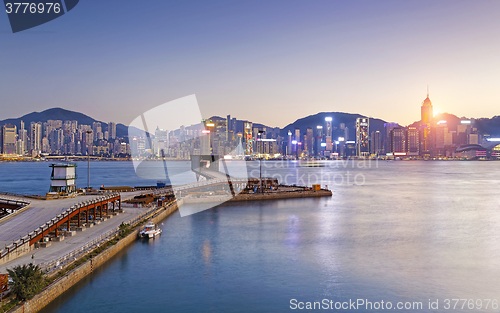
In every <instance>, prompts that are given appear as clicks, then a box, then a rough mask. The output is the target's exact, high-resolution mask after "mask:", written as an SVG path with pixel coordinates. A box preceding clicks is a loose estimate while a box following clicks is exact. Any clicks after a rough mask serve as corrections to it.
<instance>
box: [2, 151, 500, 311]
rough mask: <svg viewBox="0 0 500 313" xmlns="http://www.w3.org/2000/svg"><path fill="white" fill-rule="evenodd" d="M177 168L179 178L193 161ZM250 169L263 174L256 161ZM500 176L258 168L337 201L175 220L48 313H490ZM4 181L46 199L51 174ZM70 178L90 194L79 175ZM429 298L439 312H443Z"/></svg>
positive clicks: (127, 180)
mask: <svg viewBox="0 0 500 313" xmlns="http://www.w3.org/2000/svg"><path fill="white" fill-rule="evenodd" d="M174 163H175V162H174ZM90 166H91V185H93V186H99V185H103V184H104V185H108V186H111V185H115V186H116V185H128V186H137V185H152V184H155V183H156V180H157V179H158V178H161V175H160V174H158V177H154V179H152V178H153V177H151V179H147V178H140V177H138V176H137V175H136V174H135V172H134V168H133V165H132V163H130V162H91V164H90ZM147 166H151V168H152V169H151V171H152V172H154V171H155V169H154V168H155V165H154V164H152V165H147ZM175 167H178V171H179V173H181V172H182V171H185V170H189V163H187V162H177V163H175V164H174V165H172V166H171V168H175ZM249 167H250V168H249V171H251V172H252V171H253V172H252V175H255V174H256V173H258V171H259V168H258V163H256V162H255V163H252V164H250V163H249ZM499 170H500V163H499V162H439V161H429V162H424V161H399V162H398V161H392V162H387V161H380V162H378V163H376V162H372V163H365V162H348V163H343V162H341V161H332V162H328V163H326V166H325V167H321V168H300V167H297V163H293V162H290V163H280V162H266V163H264V164H263V172H264V174H265V175H267V176H271V175H274V176H275V177H278V178H279V179H280V180H281V181H283V182H285V183H287V184H300V185H301V184H312V183H316V182H319V183H322V184H323V185H325V184H327V185H328V188H330V189H332V191H333V196H332V197H331V198H322V199H290V200H280V201H266V202H240V203H235V204H233V203H231V204H224V205H221V206H219V207H217V208H213V209H210V210H207V211H203V212H200V213H197V214H195V215H191V216H188V217H183V218H181V217H180V216H179V214H178V212H176V213H175V214H174V215H173V216H171V217H170V218H168V219H166V220H165V221H164V222H163V224H162V229H163V234H162V235H161V237H160V238H157V239H154V240H149V241H137V242H136V243H135V244H133V245H131V246H130V247H129V248H127V249H126V250H124V251H123V252H121V253H120V254H119V255H118V256H116V257H115V258H113V259H112V260H111V261H109V262H108V263H107V264H106V265H105V266H103V267H101V268H99V269H98V270H97V271H95V272H94V273H93V275H91V276H89V277H87V278H86V279H84V280H83V281H82V282H80V283H78V284H77V285H76V286H75V287H74V288H72V289H71V290H69V291H68V292H66V293H65V294H64V295H63V296H62V297H59V298H58V299H57V300H56V301H54V302H53V303H52V304H50V305H49V306H48V307H47V308H45V309H44V310H43V313H48V312H85V313H87V312H288V311H308V310H291V308H290V305H291V304H290V300H291V299H297V303H298V302H300V301H302V302H307V301H310V302H314V301H322V300H323V299H328V300H332V301H333V302H344V301H347V302H348V301H349V300H351V301H354V302H356V301H357V300H358V299H363V300H364V301H370V302H372V303H373V305H376V303H379V304H380V302H381V301H384V303H387V302H391V304H392V306H393V309H392V310H388V311H392V312H394V311H399V310H394V308H395V306H396V305H397V303H398V302H403V303H404V302H411V303H410V304H412V303H413V302H422V309H420V310H418V309H414V308H412V309H410V310H406V311H407V312H430V311H443V312H444V311H447V312H450V311H452V312H455V311H461V310H459V308H461V306H462V303H463V301H461V302H459V305H457V307H456V308H455V309H454V310H453V305H454V302H451V308H450V310H445V307H446V303H447V302H446V299H455V298H456V299H472V300H473V301H474V306H473V307H472V309H470V307H469V308H468V307H467V306H468V305H467V304H466V305H465V306H464V309H463V311H467V312H477V311H485V312H498V311H500V309H498V308H497V309H492V303H493V302H490V303H489V307H488V309H485V306H486V303H487V302H488V301H487V300H484V299H497V301H500V175H499V174H500V173H499V172H500V171H499ZM255 171H257V172H255ZM169 173H170V172H169ZM0 174H1V176H0V177H1V181H0V190H2V191H10V192H23V193H45V192H46V191H47V190H48V184H49V179H48V177H49V176H50V168H48V163H0ZM78 174H79V177H80V178H79V179H78V180H79V185H80V186H85V185H86V163H79V167H78ZM141 176H143V177H144V176H147V175H141ZM188 176H189V175H187V176H186V177H188ZM186 179H187V180H189V179H192V177H188V178H186ZM429 299H430V300H431V301H432V302H435V301H436V300H439V302H438V305H439V308H438V310H431V309H429ZM478 299H483V300H482V305H481V307H482V308H481V309H480V308H479V302H478V301H477V300H478ZM357 311H375V310H369V309H368V310H367V309H366V307H365V306H360V307H359V308H358V310H357ZM378 311H383V310H378Z"/></svg>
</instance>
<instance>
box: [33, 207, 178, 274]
mask: <svg viewBox="0 0 500 313" xmlns="http://www.w3.org/2000/svg"><path fill="white" fill-rule="evenodd" d="M174 203H175V200H173V201H170V202H168V203H165V204H164V205H163V206H161V207H158V206H156V205H155V206H153V207H152V208H150V209H148V210H146V211H144V212H142V213H141V214H139V215H138V216H136V217H134V218H132V219H130V220H129V221H128V222H126V224H129V225H130V226H132V227H133V226H135V225H137V224H139V223H140V222H141V221H143V220H144V219H147V218H149V217H151V216H153V217H154V216H156V214H158V213H159V212H157V211H159V209H161V208H165V207H168V206H170V205H172V204H174ZM119 233H120V227H116V228H114V229H112V230H110V231H108V232H106V233H105V234H102V235H101V236H99V237H98V238H96V239H94V240H91V241H89V242H87V243H85V244H84V245H83V246H82V247H80V248H77V249H75V250H73V251H71V252H70V253H68V254H66V255H64V256H62V257H60V258H58V259H57V260H54V261H51V262H49V263H41V264H39V266H40V268H41V269H42V270H43V271H45V272H46V273H51V272H53V271H55V270H57V269H62V268H63V267H65V266H66V265H68V264H69V263H71V262H74V261H76V260H77V259H78V258H79V257H81V256H83V255H85V254H87V253H88V252H90V251H92V250H94V249H97V248H98V247H99V246H100V245H102V244H104V243H106V242H108V241H109V240H111V239H113V238H114V237H116V236H118V234H119Z"/></svg>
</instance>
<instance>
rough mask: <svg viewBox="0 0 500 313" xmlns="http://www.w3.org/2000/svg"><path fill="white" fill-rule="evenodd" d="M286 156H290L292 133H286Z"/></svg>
mask: <svg viewBox="0 0 500 313" xmlns="http://www.w3.org/2000/svg"><path fill="white" fill-rule="evenodd" d="M286 155H292V132H291V131H288V142H287V146H286Z"/></svg>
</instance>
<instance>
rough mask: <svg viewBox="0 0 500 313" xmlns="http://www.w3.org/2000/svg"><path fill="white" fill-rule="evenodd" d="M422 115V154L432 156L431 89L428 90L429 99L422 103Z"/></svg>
mask: <svg viewBox="0 0 500 313" xmlns="http://www.w3.org/2000/svg"><path fill="white" fill-rule="evenodd" d="M420 114H421V119H420V125H421V126H420V127H421V133H420V135H421V136H422V140H421V144H422V150H421V153H423V154H424V155H426V154H430V149H431V140H430V133H431V123H432V119H433V116H434V115H433V109H432V102H431V99H429V89H428V88H427V98H425V100H424V101H423V102H422V106H421V108H420Z"/></svg>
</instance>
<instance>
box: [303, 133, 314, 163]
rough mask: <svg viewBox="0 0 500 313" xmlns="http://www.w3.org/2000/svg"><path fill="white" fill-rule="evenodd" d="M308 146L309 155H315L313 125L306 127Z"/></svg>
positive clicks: (306, 147)
mask: <svg viewBox="0 0 500 313" xmlns="http://www.w3.org/2000/svg"><path fill="white" fill-rule="evenodd" d="M306 137H307V139H306V146H305V149H307V156H308V157H312V156H313V153H314V152H313V129H312V128H311V127H307V129H306Z"/></svg>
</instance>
